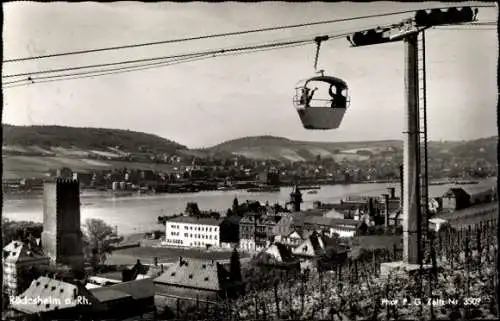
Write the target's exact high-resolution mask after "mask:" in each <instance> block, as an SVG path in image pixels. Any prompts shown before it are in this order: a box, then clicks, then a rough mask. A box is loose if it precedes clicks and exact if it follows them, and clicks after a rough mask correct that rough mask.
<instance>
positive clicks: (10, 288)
mask: <svg viewBox="0 0 500 321" xmlns="http://www.w3.org/2000/svg"><path fill="white" fill-rule="evenodd" d="M49 261H50V259H49V258H48V257H47V256H45V255H43V253H42V252H41V251H40V250H39V249H37V248H35V247H34V246H32V245H31V244H30V243H24V242H21V241H12V242H11V243H10V244H8V245H7V246H5V247H4V248H3V257H2V266H3V287H4V289H5V290H6V292H7V294H9V295H18V294H19V293H20V292H22V291H24V290H26V289H27V288H28V286H29V284H30V283H31V281H32V280H31V279H30V271H31V269H32V268H33V267H44V266H49Z"/></svg>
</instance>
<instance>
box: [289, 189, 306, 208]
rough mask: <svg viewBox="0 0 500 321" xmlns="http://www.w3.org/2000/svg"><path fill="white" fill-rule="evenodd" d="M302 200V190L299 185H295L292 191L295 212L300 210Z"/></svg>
mask: <svg viewBox="0 0 500 321" xmlns="http://www.w3.org/2000/svg"><path fill="white" fill-rule="evenodd" d="M302 202H303V201H302V193H301V192H300V189H299V186H298V185H295V188H294V190H293V192H291V193H290V203H291V204H292V206H293V208H292V210H293V212H300V204H301V203H302Z"/></svg>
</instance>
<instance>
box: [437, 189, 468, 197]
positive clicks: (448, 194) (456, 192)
mask: <svg viewBox="0 0 500 321" xmlns="http://www.w3.org/2000/svg"><path fill="white" fill-rule="evenodd" d="M460 196H462V197H463V196H465V197H470V195H469V193H467V192H466V191H465V190H464V189H463V188H461V187H452V188H450V189H449V190H448V191H446V193H444V195H443V197H460Z"/></svg>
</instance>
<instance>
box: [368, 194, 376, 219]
mask: <svg viewBox="0 0 500 321" xmlns="http://www.w3.org/2000/svg"><path fill="white" fill-rule="evenodd" d="M374 212H375V211H374V209H373V198H372V197H370V198H368V214H369V215H370V217H373V216H374V215H375V213H374Z"/></svg>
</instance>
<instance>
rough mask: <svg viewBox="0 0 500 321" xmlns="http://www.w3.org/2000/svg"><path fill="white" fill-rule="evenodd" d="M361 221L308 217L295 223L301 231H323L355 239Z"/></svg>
mask: <svg viewBox="0 0 500 321" xmlns="http://www.w3.org/2000/svg"><path fill="white" fill-rule="evenodd" d="M360 224H361V221H357V220H349V219H335V218H328V217H323V216H306V217H304V218H303V219H302V220H301V221H297V222H296V223H295V227H296V228H297V230H299V231H304V230H309V231H322V232H323V233H325V234H326V235H329V236H333V235H334V234H338V235H339V236H340V237H353V236H354V235H355V233H356V231H357V229H358V227H359V226H360Z"/></svg>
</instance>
